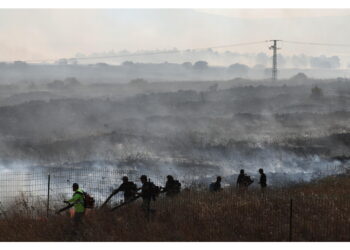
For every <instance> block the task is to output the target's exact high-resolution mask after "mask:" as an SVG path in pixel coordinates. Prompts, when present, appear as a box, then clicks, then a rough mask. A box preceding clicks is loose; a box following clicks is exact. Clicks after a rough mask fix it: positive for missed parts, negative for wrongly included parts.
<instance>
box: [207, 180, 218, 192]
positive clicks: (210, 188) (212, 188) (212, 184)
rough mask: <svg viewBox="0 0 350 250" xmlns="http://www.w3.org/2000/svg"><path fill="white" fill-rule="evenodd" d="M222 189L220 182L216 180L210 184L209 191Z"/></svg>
mask: <svg viewBox="0 0 350 250" xmlns="http://www.w3.org/2000/svg"><path fill="white" fill-rule="evenodd" d="M220 189H221V187H220V186H218V184H217V183H216V182H212V183H210V185H209V191H211V192H216V191H219V190H220Z"/></svg>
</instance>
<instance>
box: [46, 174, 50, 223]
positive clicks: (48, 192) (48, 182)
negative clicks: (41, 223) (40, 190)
mask: <svg viewBox="0 0 350 250" xmlns="http://www.w3.org/2000/svg"><path fill="white" fill-rule="evenodd" d="M50 184H51V176H50V174H48V176H47V203H46V216H47V217H49V208H50Z"/></svg>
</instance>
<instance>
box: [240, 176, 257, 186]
mask: <svg viewBox="0 0 350 250" xmlns="http://www.w3.org/2000/svg"><path fill="white" fill-rule="evenodd" d="M253 182H254V181H253V180H252V178H250V176H249V175H244V178H243V180H242V183H243V185H244V186H246V187H248V186H249V185H250V184H252V183H253Z"/></svg>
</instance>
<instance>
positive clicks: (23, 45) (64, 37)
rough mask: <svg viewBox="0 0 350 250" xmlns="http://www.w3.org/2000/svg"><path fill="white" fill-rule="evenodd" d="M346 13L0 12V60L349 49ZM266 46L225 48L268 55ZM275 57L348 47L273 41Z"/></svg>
mask: <svg viewBox="0 0 350 250" xmlns="http://www.w3.org/2000/svg"><path fill="white" fill-rule="evenodd" d="M349 23H350V9H338V10H335V9H334V10H316V9H315V10H303V9H294V10H293V9H283V10H262V9H260V10H254V9H251V10H234V9H224V10H222V9H221V10H220V9H209V10H207V9H195V10H190V9H165V10H164V9H163V10H161V9H158V10H154V9H120V10H117V9H105V10H103V9H100V10H97V9H96V10H95V9H92V10H91V9H90V10H68V9H55V10H52V9H51V10H45V9H43V10H33V9H32V10H29V9H22V10H21V9H17V10H8V9H2V10H0V30H1V32H0V46H1V58H0V61H13V60H36V59H38V60H41V59H48V58H53V59H55V58H62V57H73V56H75V55H76V53H78V52H79V53H83V54H91V53H94V52H97V53H100V52H106V51H111V50H114V51H119V50H123V49H127V50H129V51H136V50H151V49H172V48H174V47H176V48H178V49H191V48H202V47H211V46H217V45H225V44H232V43H240V42H255V41H264V40H270V39H282V40H286V41H288V40H291V41H302V42H322V43H341V44H350V32H349ZM267 47H268V44H261V45H251V46H244V47H233V48H225V50H231V51H237V52H251V53H256V52H265V53H271V52H270V51H269V50H268V49H267ZM281 47H282V50H281V51H280V52H281V53H283V54H286V55H287V54H288V55H290V54H300V53H305V54H307V55H321V54H326V55H340V56H349V55H350V47H321V46H305V45H295V44H287V43H281Z"/></svg>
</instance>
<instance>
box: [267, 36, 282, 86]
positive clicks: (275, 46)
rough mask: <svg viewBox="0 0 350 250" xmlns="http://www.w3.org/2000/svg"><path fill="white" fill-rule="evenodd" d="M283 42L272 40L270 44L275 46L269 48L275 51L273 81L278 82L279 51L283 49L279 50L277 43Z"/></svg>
mask: <svg viewBox="0 0 350 250" xmlns="http://www.w3.org/2000/svg"><path fill="white" fill-rule="evenodd" d="M279 41H281V40H270V42H273V45H272V46H270V47H269V49H272V50H273V56H272V80H273V81H276V80H277V50H278V49H281V48H277V42H279Z"/></svg>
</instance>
